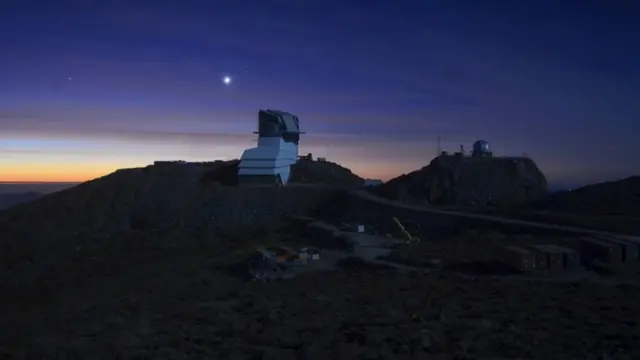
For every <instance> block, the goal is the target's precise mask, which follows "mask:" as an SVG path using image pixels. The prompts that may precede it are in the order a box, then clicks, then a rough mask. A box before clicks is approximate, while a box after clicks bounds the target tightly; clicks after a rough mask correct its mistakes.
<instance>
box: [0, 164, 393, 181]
mask: <svg viewBox="0 0 640 360" xmlns="http://www.w3.org/2000/svg"><path fill="white" fill-rule="evenodd" d="M146 165H149V164H131V165H129V164H127V165H124V164H110V163H107V164H104V163H93V164H92V163H80V164H68V163H67V164H52V163H29V164H19V165H18V164H2V163H0V182H5V183H9V182H15V183H67V182H70V183H71V182H72V183H75V182H84V181H89V180H93V179H95V178H99V177H102V176H105V175H108V174H111V173H113V172H114V171H116V170H118V169H123V168H133V167H144V166H146ZM380 170H382V171H380ZM394 170H397V169H393V168H391V169H389V168H385V169H380V168H379V167H376V166H372V167H367V168H363V167H361V166H359V167H358V169H352V171H353V172H354V173H355V174H356V175H358V176H361V177H363V178H370V179H382V180H383V181H387V180H389V179H391V178H393V177H395V176H398V175H400V174H402V171H400V172H398V171H394Z"/></svg>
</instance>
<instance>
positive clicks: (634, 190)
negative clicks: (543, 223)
mask: <svg viewBox="0 0 640 360" xmlns="http://www.w3.org/2000/svg"><path fill="white" fill-rule="evenodd" d="M534 207H536V208H538V209H541V210H553V211H560V212H567V213H575V214H590V215H625V216H640V176H631V177H628V178H626V179H622V180H617V181H607V182H603V183H598V184H592V185H587V186H583V187H580V188H577V189H574V190H567V191H560V192H557V193H554V194H552V195H551V196H549V197H548V198H547V199H545V200H544V201H541V202H539V203H536V204H534Z"/></svg>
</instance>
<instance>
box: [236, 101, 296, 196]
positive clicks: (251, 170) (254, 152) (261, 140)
mask: <svg viewBox="0 0 640 360" xmlns="http://www.w3.org/2000/svg"><path fill="white" fill-rule="evenodd" d="M255 134H258V146H257V147H254V148H251V149H247V150H245V151H244V153H242V157H241V158H240V164H239V165H238V183H239V184H282V185H286V184H287V183H288V182H289V176H290V174H291V165H293V164H295V163H296V162H297V161H298V144H299V142H300V134H301V132H300V123H299V120H298V117H297V116H295V115H293V114H290V113H287V112H284V111H279V110H270V109H266V110H260V111H258V131H257V132H255Z"/></svg>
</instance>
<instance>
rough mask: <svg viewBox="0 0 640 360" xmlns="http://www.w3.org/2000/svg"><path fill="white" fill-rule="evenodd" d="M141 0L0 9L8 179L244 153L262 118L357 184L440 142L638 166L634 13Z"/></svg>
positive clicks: (419, 157)
mask: <svg viewBox="0 0 640 360" xmlns="http://www.w3.org/2000/svg"><path fill="white" fill-rule="evenodd" d="M39 3H41V4H39ZM126 3H129V5H126ZM131 3H136V2H133V1H127V2H125V1H118V0H116V1H90V0H83V1H81V0H77V1H46V2H45V1H17V0H16V1H11V0H8V1H3V2H2V3H1V4H0V181H83V180H88V179H91V178H94V177H97V176H102V175H104V174H107V173H109V172H111V171H113V170H115V169H117V168H121V167H132V166H143V165H146V164H148V163H150V162H152V161H153V160H157V159H184V160H198V161H201V160H213V159H223V158H236V157H239V156H240V154H241V153H242V150H243V149H244V148H247V147H250V146H252V145H253V144H255V139H254V135H253V134H252V132H253V131H254V130H255V127H256V115H257V110H258V109H260V108H275V109H281V110H285V111H289V112H292V113H294V114H296V115H298V116H299V117H300V121H301V126H302V127H303V130H304V131H306V132H307V135H306V136H305V137H304V138H303V140H302V143H301V153H307V152H312V153H314V155H315V156H325V157H327V158H328V159H329V160H333V161H337V162H339V163H341V164H342V165H344V166H347V167H349V168H351V169H352V170H353V171H354V172H356V173H358V174H360V175H362V176H365V177H381V178H383V179H388V178H391V177H394V176H396V175H399V174H401V173H403V172H409V171H411V170H414V169H416V168H419V167H422V166H424V165H426V164H427V163H428V162H429V161H430V160H431V159H432V158H433V157H434V155H435V153H436V139H437V137H438V135H440V136H441V137H442V145H443V147H444V148H446V149H449V150H457V149H458V148H459V145H460V144H465V147H466V148H470V145H471V143H472V142H473V141H474V140H476V139H479V138H482V139H486V140H488V141H489V142H490V143H491V144H492V146H493V148H494V152H495V153H496V155H520V154H522V153H526V154H528V155H529V156H531V157H532V158H533V159H534V160H535V161H536V162H537V163H538V165H539V166H540V167H541V169H542V170H543V172H545V174H546V175H547V177H548V179H549V181H550V182H551V183H552V184H567V185H569V184H570V185H575V184H583V183H588V182H594V181H601V180H608V179H615V178H620V177H624V176H629V175H633V174H638V173H640V161H639V160H638V155H640V141H636V140H637V139H638V134H639V133H640V100H638V99H640V22H638V21H637V19H638V18H640V4H638V3H637V2H634V1H623V0H617V1H587V0H582V1H578V0H575V1H563V0H536V1H532V0H519V1H508V0H503V1H499V0H495V1H479V0H468V1H464V0H459V1H454V0H442V1H436V0H433V1H428V0H422V1H418V0H403V1H390V0H386V1H383V0H261V1H259V0H234V1H231V0H229V1H220V0H209V1H204V0H202V1H195V0H183V1H165V0H156V1H153V2H142V1H139V2H137V3H138V4H140V5H130V4H131ZM225 75H230V76H232V77H233V83H232V84H231V85H230V86H225V85H224V84H223V83H222V81H221V79H222V77H223V76H225ZM633 154H635V156H634V155H633Z"/></svg>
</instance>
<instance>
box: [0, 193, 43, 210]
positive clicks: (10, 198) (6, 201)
mask: <svg viewBox="0 0 640 360" xmlns="http://www.w3.org/2000/svg"><path fill="white" fill-rule="evenodd" d="M43 195H44V194H41V193H39V192H35V191H28V192H24V193H12V194H0V210H2V209H6V208H8V207H10V206H13V205H18V204H21V203H24V202H28V201H32V200H35V199H37V198H39V197H41V196H43Z"/></svg>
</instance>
